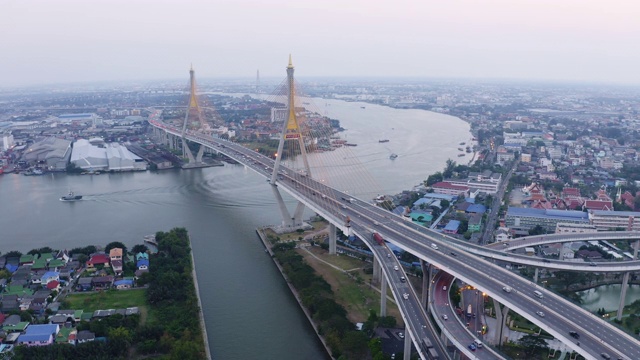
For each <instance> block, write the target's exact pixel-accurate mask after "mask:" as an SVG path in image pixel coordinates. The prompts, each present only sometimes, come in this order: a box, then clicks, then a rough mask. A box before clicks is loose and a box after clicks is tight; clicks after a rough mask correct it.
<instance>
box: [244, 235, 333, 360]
mask: <svg viewBox="0 0 640 360" xmlns="http://www.w3.org/2000/svg"><path fill="white" fill-rule="evenodd" d="M256 233H257V234H258V238H259V239H260V241H262V245H264V247H265V250H266V251H267V253H268V254H269V256H270V257H271V259H272V260H273V263H274V264H275V265H276V267H277V268H278V271H280V275H282V277H283V278H284V280H285V281H286V283H287V286H288V287H289V290H291V293H292V294H293V296H294V297H295V298H296V301H297V302H298V305H299V306H300V309H302V312H303V313H304V315H305V316H306V317H307V320H308V321H309V323H310V324H311V326H312V327H313V330H314V331H315V332H316V335H317V336H318V339H319V340H320V342H321V343H322V346H324V349H325V350H326V352H327V355H329V356H330V357H331V358H332V359H335V358H334V357H333V356H332V355H331V349H330V348H329V345H328V344H327V341H326V340H325V338H324V337H323V336H322V335H321V334H320V330H319V328H318V326H317V325H316V323H315V322H314V321H313V317H312V316H311V313H310V312H309V310H307V308H306V307H305V306H304V304H302V299H301V297H300V294H299V293H298V290H296V288H295V287H294V286H293V284H291V282H290V280H289V278H288V277H287V275H286V274H285V273H284V269H283V268H282V266H281V265H280V263H278V261H277V260H276V258H275V254H274V253H273V250H272V249H271V245H270V244H269V242H268V241H267V238H266V235H265V234H264V228H258V229H256Z"/></svg>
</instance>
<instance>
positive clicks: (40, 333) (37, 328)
mask: <svg viewBox="0 0 640 360" xmlns="http://www.w3.org/2000/svg"><path fill="white" fill-rule="evenodd" d="M58 331H60V326H58V324H41V325H30V326H29V327H27V328H26V329H25V331H24V333H23V334H21V335H20V336H19V337H18V341H17V343H18V344H23V345H27V346H43V345H51V344H52V343H53V340H54V339H55V338H56V335H57V334H58Z"/></svg>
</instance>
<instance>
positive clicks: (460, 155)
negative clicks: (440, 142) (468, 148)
mask: <svg viewBox="0 0 640 360" xmlns="http://www.w3.org/2000/svg"><path fill="white" fill-rule="evenodd" d="M465 155H467V154H465V153H462V154H458V157H463V156H465Z"/></svg>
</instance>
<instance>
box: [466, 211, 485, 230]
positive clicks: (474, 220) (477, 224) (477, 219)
mask: <svg viewBox="0 0 640 360" xmlns="http://www.w3.org/2000/svg"><path fill="white" fill-rule="evenodd" d="M481 228H482V214H474V215H472V216H471V218H469V227H468V228H467V230H469V231H470V232H472V233H474V232H479V231H480V229H481Z"/></svg>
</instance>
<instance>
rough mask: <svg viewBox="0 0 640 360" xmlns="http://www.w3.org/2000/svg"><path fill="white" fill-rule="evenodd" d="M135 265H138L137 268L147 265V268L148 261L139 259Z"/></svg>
mask: <svg viewBox="0 0 640 360" xmlns="http://www.w3.org/2000/svg"><path fill="white" fill-rule="evenodd" d="M137 265H138V267H140V266H142V265H147V266H149V260H147V259H140V260H138V262H137Z"/></svg>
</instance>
